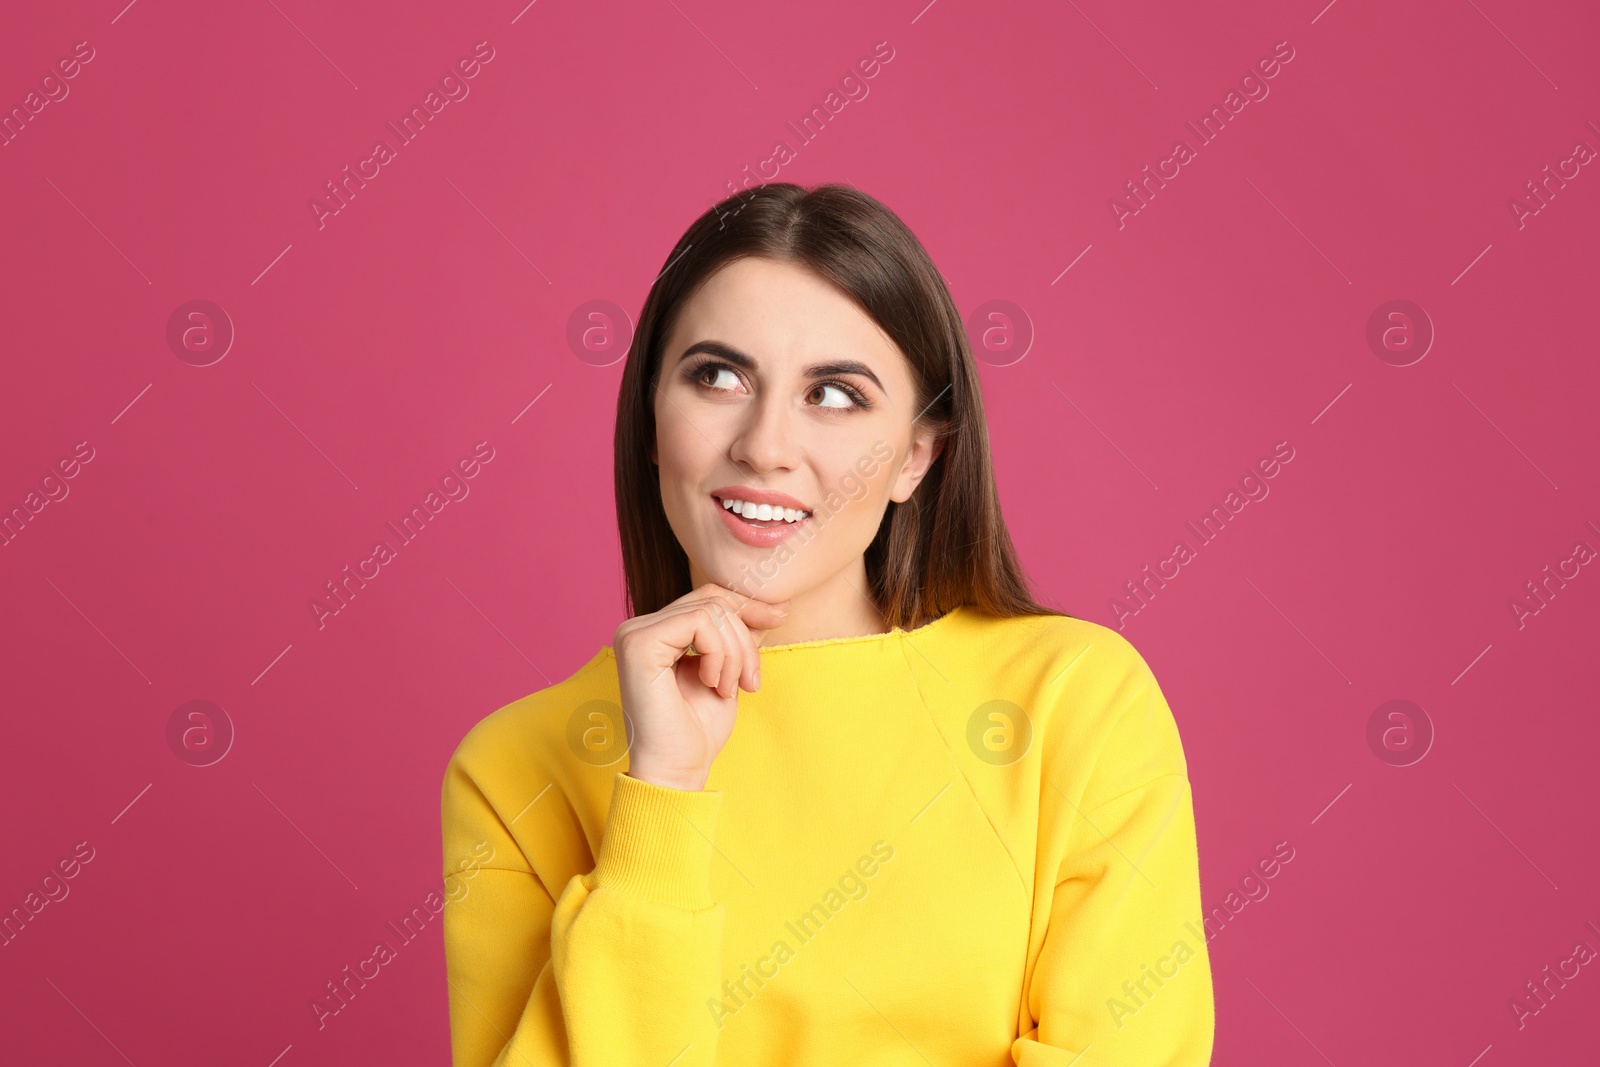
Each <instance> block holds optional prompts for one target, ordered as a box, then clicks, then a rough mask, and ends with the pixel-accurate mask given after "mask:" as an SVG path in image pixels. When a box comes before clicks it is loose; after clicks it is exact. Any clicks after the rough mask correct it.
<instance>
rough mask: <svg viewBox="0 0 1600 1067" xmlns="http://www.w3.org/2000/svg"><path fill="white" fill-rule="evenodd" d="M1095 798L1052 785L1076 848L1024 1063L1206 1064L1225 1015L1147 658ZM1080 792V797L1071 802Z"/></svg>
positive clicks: (1182, 791)
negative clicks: (1218, 1007) (1219, 1012)
mask: <svg viewBox="0 0 1600 1067" xmlns="http://www.w3.org/2000/svg"><path fill="white" fill-rule="evenodd" d="M1112 704H1113V706H1112V707H1111V709H1110V710H1111V712H1112V713H1113V714H1112V716H1111V717H1110V720H1109V721H1111V722H1112V725H1111V726H1110V728H1109V730H1108V736H1107V738H1106V740H1105V741H1104V744H1103V745H1102V747H1101V752H1100V755H1099V758H1098V760H1097V761H1096V762H1095V765H1094V771H1093V773H1092V774H1091V775H1090V776H1089V777H1088V779H1087V782H1086V784H1084V785H1083V787H1082V788H1081V790H1077V789H1073V788H1070V787H1069V788H1068V789H1067V790H1063V789H1059V788H1054V787H1052V786H1051V785H1050V784H1048V783H1047V784H1046V785H1045V787H1044V791H1045V796H1044V798H1043V802H1045V803H1051V804H1052V806H1054V807H1055V808H1056V811H1055V812H1054V818H1053V819H1052V820H1051V824H1052V825H1054V826H1058V827H1062V828H1064V829H1062V830H1060V831H1058V834H1059V836H1060V837H1061V838H1062V843H1061V844H1060V845H1057V846H1055V847H1054V848H1053V849H1052V856H1059V866H1058V867H1057V868H1055V886H1054V889H1053V890H1051V891H1050V892H1051V899H1050V910H1049V915H1050V918H1049V922H1048V925H1047V927H1046V932H1045V937H1044V943H1043V946H1042V948H1041V949H1040V952H1039V956H1038V958H1037V960H1036V961H1035V964H1034V968H1033V971H1032V973H1031V975H1030V976H1029V980H1028V983H1027V987H1026V995H1027V1000H1028V1007H1029V1012H1030V1014H1031V1017H1032V1018H1033V1019H1035V1020H1037V1025H1036V1026H1035V1027H1034V1028H1033V1029H1032V1030H1031V1031H1029V1032H1028V1033H1025V1034H1023V1035H1022V1036H1021V1037H1020V1038H1018V1039H1017V1040H1016V1041H1015V1042H1014V1043H1013V1045H1012V1059H1013V1060H1014V1061H1015V1062H1016V1064H1017V1065H1018V1067H1067V1065H1068V1064H1072V1065H1074V1067H1131V1065H1133V1064H1137V1065H1139V1067H1205V1065H1206V1064H1209V1063H1210V1062H1211V1051H1212V1043H1213V1038H1214V1034H1215V1026H1216V1017H1215V1011H1214V1003H1213V990H1212V978H1211V964H1210V956H1209V953H1208V952H1207V948H1206V937H1205V930H1204V927H1203V926H1202V925H1201V922H1202V913H1201V903H1200V871H1199V857H1198V849H1197V844H1196V837H1195V820H1194V797H1193V793H1192V792H1191V789H1190V784H1189V778H1188V772H1187V765H1186V763H1185V761H1184V757H1183V750H1182V747H1181V745H1180V743H1179V739H1178V732H1177V726H1176V723H1175V722H1174V721H1173V718H1172V713H1171V711H1170V710H1169V708H1168V707H1167V703H1166V700H1165V698H1164V697H1163V695H1162V693H1161V689H1160V687H1159V686H1158V685H1157V684H1156V683H1155V679H1154V677H1153V676H1152V675H1151V674H1150V673H1149V668H1148V667H1147V666H1146V665H1145V664H1144V662H1143V660H1142V659H1139V658H1138V657H1134V659H1133V661H1132V669H1131V670H1130V671H1129V672H1128V673H1127V674H1126V675H1125V676H1124V677H1123V679H1122V684H1120V685H1118V686H1116V687H1115V689H1114V698H1113V700H1112ZM1069 793H1073V794H1074V795H1073V796H1071V797H1069V795H1068V794H1069Z"/></svg>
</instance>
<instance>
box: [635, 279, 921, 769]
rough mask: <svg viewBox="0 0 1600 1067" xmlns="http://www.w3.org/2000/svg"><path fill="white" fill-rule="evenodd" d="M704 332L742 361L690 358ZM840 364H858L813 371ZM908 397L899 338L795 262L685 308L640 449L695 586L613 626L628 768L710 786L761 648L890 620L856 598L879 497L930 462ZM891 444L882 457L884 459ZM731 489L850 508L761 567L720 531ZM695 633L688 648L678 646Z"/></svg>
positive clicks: (915, 478)
mask: <svg viewBox="0 0 1600 1067" xmlns="http://www.w3.org/2000/svg"><path fill="white" fill-rule="evenodd" d="M705 341H714V342H720V343H722V344H724V345H727V346H730V347H731V348H733V349H735V350H737V352H739V353H743V354H744V355H746V356H748V357H749V358H750V359H751V360H753V361H754V363H755V366H754V368H753V369H752V368H750V367H745V366H741V365H740V364H739V363H738V362H737V361H736V360H734V359H731V358H728V357H727V355H726V354H717V353H710V352H695V353H689V354H687V355H686V349H689V348H690V347H691V346H693V345H695V344H697V343H699V342H705ZM841 361H855V362H858V363H860V364H862V365H863V372H850V373H840V372H832V373H824V374H814V373H810V372H809V371H808V368H809V367H810V366H811V365H813V364H818V363H837V362H841ZM865 372H870V375H869V374H868V373H865ZM874 378H875V379H876V380H874ZM851 390H854V391H855V393H856V394H859V399H858V398H857V397H856V396H853V395H852V394H851ZM915 402H916V397H915V393H914V386H913V381H912V374H911V367H910V365H909V363H908V362H907V361H906V358H905V356H904V355H903V354H902V353H901V352H900V350H899V348H898V347H897V346H896V345H895V344H894V342H893V341H892V340H891V339H890V338H889V336H888V335H887V334H886V333H884V331H883V330H882V329H881V328H879V327H878V325H877V324H876V323H874V322H873V321H872V319H871V318H869V317H868V316H867V314H866V313H865V312H864V311H862V310H861V309H860V308H859V307H858V306H857V305H856V304H855V303H854V302H853V301H852V300H851V299H850V298H849V297H848V296H847V295H845V294H844V293H843V292H842V291H841V290H839V289H837V288H836V287H834V286H833V285H832V284H831V283H830V282H828V281H827V280H825V279H823V278H821V277H820V276H818V275H816V274H814V273H812V272H811V271H809V270H808V269H806V268H804V267H802V266H799V265H796V264H792V263H783V262H778V261H775V260H769V259H763V258H746V259H741V260H736V261H735V262H733V263H730V264H728V265H726V266H724V267H723V268H721V269H720V270H718V271H717V272H716V273H715V274H713V275H712V276H711V277H709V278H708V279H707V280H706V281H705V283H704V284H703V285H702V286H701V287H700V289H699V290H698V291H697V292H696V293H695V295H694V296H693V297H691V298H690V299H689V300H688V301H686V302H685V303H684V304H683V306H682V307H681V308H680V309H679V314H678V317H677V320H676V322H675V323H674V325H673V328H672V331H671V333H670V335H669V336H668V338H667V341H666V345H665V348H664V351H663V355H662V366H661V373H660V376H659V379H658V388H657V390H656V394H655V417H656V440H655V443H654V445H653V446H652V448H651V454H650V459H651V461H652V462H653V463H655V464H656V466H657V468H658V471H659V473H660V479H661V499H662V504H663V507H664V509H665V511H666V515H667V521H668V522H669V523H670V525H671V526H672V530H673V533H674V534H675V535H676V537H677V538H678V542H679V544H680V545H682V546H683V549H684V553H685V555H687V556H688V558H689V568H690V576H691V579H692V582H693V584H694V586H695V588H694V590H693V591H692V592H690V593H688V594H687V595H685V596H684V597H681V598H679V599H678V600H676V601H673V602H672V603H671V604H668V605H667V606H666V607H664V608H662V609H661V610H660V611H658V612H652V613H650V614H648V615H640V616H636V617H634V618H632V619H629V620H626V621H625V622H623V624H622V625H621V626H620V627H618V630H617V634H616V639H615V642H614V647H615V649H616V652H617V661H618V669H619V681H620V683H621V689H622V697H623V708H624V710H625V711H626V712H627V714H628V715H629V717H630V718H631V719H632V721H633V723H634V727H635V737H634V743H633V746H632V748H631V749H630V757H631V758H630V767H629V771H628V773H629V774H630V775H632V776H633V777H635V778H640V779H642V780H645V781H653V782H655V783H656V784H661V785H670V786H673V787H676V788H686V789H701V788H704V783H705V779H706V775H707V774H709V772H710V767H711V763H712V761H713V760H714V759H715V758H716V755H717V753H718V752H720V751H721V748H722V745H723V744H724V743H726V741H727V738H728V736H729V734H730V733H731V731H732V724H733V716H734V712H735V710H736V707H737V694H738V690H739V689H740V688H745V689H748V690H754V689H756V688H758V687H759V684H760V678H759V665H760V655H759V652H758V650H757V646H758V644H763V643H764V644H768V645H771V644H787V643H791V642H796V641H811V640H818V639H823V638H830V637H850V636H858V635H862V634H873V633H883V632H885V631H886V630H887V626H886V625H885V622H884V619H883V615H882V613H881V612H879V611H878V610H877V608H876V606H875V605H874V604H873V603H872V600H871V598H870V597H869V596H868V595H867V580H866V561H865V552H866V549H867V546H868V545H869V544H871V542H872V539H873V537H874V536H875V535H876V534H877V531H878V527H879V525H880V524H881V522H882V520H883V516H884V513H885V511H886V510H887V509H888V506H889V502H890V501H895V502H903V501H905V500H908V499H910V497H911V494H912V492H913V491H914V490H915V489H916V488H917V486H918V484H919V483H920V482H921V481H922V479H923V478H924V477H925V476H926V474H927V472H928V470H929V468H930V467H931V466H932V464H933V461H934V460H935V459H936V458H937V457H938V454H939V450H940V449H939V443H938V442H936V441H935V440H934V437H933V435H932V433H931V432H928V431H917V430H915V429H914V427H913V425H912V420H913V418H914V416H915V415H916V414H917V409H916V407H915V406H914V405H915ZM877 442H883V444H878V447H877V449H876V452H875V451H874V447H873V446H874V444H875V443H877ZM885 444H886V445H887V446H888V448H889V449H892V450H893V455H892V456H891V458H890V459H888V460H887V461H882V460H880V459H879V458H878V457H879V456H882V455H886V454H888V452H887V449H886V448H885V447H884V445H885ZM863 458H865V459H867V460H868V461H869V462H870V464H871V466H868V467H867V471H868V473H867V474H865V475H863V473H862V470H861V467H860V466H859V465H858V464H859V463H860V461H861V460H862V459H863ZM853 483H855V484H858V487H857V488H854V489H850V488H849V487H850V486H851V485H852V484H853ZM725 485H749V486H754V487H757V488H761V489H773V490H777V491H779V492H784V493H788V494H789V495H790V496H793V497H795V498H796V499H798V500H800V501H802V502H803V503H805V504H806V505H807V506H808V508H811V509H816V508H818V507H821V506H823V505H824V501H825V499H826V498H827V497H828V494H829V493H830V492H833V493H836V494H837V495H838V497H840V498H845V499H847V502H846V503H845V504H844V505H843V507H841V508H839V510H837V511H835V512H832V513H831V514H829V515H828V516H827V519H826V521H825V522H823V523H822V524H820V525H817V524H816V521H815V519H813V520H812V525H813V530H812V536H810V539H809V540H807V541H806V543H805V544H804V545H800V544H799V539H798V537H791V538H790V540H789V542H788V550H787V551H788V553H792V557H791V558H790V559H788V561H787V562H784V563H782V564H781V565H779V566H776V567H775V568H774V567H773V566H771V565H769V566H767V567H765V568H762V569H760V570H758V565H759V564H761V563H762V562H763V561H766V560H768V559H769V557H773V558H778V557H779V554H780V551H781V550H780V547H779V546H773V547H771V548H757V547H754V546H751V545H747V544H745V543H743V542H742V541H739V540H738V539H737V538H735V537H734V536H733V535H732V534H731V533H730V532H729V531H728V530H727V528H726V527H725V525H724V520H723V519H722V517H721V515H720V514H719V512H720V510H721V506H720V505H719V504H717V503H716V501H714V500H713V499H712V498H711V490H713V489H716V488H719V487H721V486H725ZM763 573H765V574H769V575H771V577H770V578H769V579H767V578H763V577H762V574H763ZM691 642H692V643H693V644H694V646H695V649H696V651H697V652H699V653H700V655H698V656H685V655H684V654H683V652H684V649H685V648H686V647H687V646H688V645H689V644H690V643H691Z"/></svg>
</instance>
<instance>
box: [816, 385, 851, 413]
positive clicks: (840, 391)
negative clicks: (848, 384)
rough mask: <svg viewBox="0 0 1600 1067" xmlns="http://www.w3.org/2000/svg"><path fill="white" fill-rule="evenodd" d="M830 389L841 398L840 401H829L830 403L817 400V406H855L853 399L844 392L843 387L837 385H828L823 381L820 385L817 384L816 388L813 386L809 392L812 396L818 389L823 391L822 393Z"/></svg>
mask: <svg viewBox="0 0 1600 1067" xmlns="http://www.w3.org/2000/svg"><path fill="white" fill-rule="evenodd" d="M830 389H831V390H833V392H834V394H835V395H836V396H838V397H840V398H842V402H840V403H831V404H830V403H825V402H819V403H818V404H817V406H818V407H821V408H847V407H853V406H855V400H854V399H853V398H852V397H851V396H850V395H849V394H848V393H846V392H845V391H844V390H843V389H841V388H839V387H838V386H837V385H829V384H828V383H826V382H824V383H823V384H821V385H819V386H817V387H816V388H814V389H813V390H812V391H811V393H812V395H813V396H815V395H816V394H817V392H818V391H819V390H820V391H822V392H824V393H826V391H827V390H830Z"/></svg>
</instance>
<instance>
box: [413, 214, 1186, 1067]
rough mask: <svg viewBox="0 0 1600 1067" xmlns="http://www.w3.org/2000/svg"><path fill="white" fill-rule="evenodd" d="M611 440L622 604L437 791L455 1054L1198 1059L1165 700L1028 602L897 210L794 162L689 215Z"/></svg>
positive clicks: (955, 342)
mask: <svg viewBox="0 0 1600 1067" xmlns="http://www.w3.org/2000/svg"><path fill="white" fill-rule="evenodd" d="M615 447H616V487H615V488H616V506H617V522H618V527H619V530H620V533H621V541H622V558H623V566H624V568H625V572H626V578H627V592H628V601H629V611H630V615H631V617H629V618H628V619H626V620H625V621H624V622H623V623H622V624H621V625H620V626H618V627H617V630H616V633H615V636H614V638H613V644H612V645H610V646H606V647H603V648H601V649H600V651H599V652H597V653H596V654H595V655H594V657H593V658H592V659H590V660H589V662H588V663H586V664H584V665H583V666H582V667H581V668H579V669H578V670H577V672H576V673H574V674H573V675H571V676H570V677H568V678H566V679H565V680H563V681H561V682H559V683H557V684H555V685H552V686H550V687H548V688H546V689H543V690H540V691H539V692H536V693H533V694H531V695H529V696H526V697H523V698H522V699H520V700H517V701H515V702H513V703H511V704H509V705H507V706H505V707H503V708H501V709H499V710H498V711H496V712H495V713H494V714H492V715H489V716H488V717H487V718H485V719H483V720H482V721H481V722H479V723H478V724H477V725H476V726H474V727H473V729H472V730H471V731H470V732H469V733H468V734H467V736H466V737H465V739H464V740H463V741H462V742H461V744H460V746H459V747H458V749H457V750H456V752H455V755H454V757H453V758H452V759H451V761H450V764H449V767H448V769H447V771H446V773H445V779H444V785H443V823H444V859H445V882H446V886H447V888H448V890H449V893H448V897H449V903H448V906H447V907H446V908H445V912H444V923H443V928H444V939H445V953H446V962H447V970H448V978H449V986H450V1025H451V1039H452V1051H453V1055H454V1063H455V1064H456V1067H486V1065H490V1064H494V1065H501V1064H504V1065H508V1067H509V1065H524V1067H554V1065H557V1064H563V1065H565V1064H571V1065H574V1067H709V1065H712V1064H719V1065H721V1064H732V1065H739V1067H765V1065H780V1064H781V1065H786V1067H838V1065H860V1064H933V1065H940V1067H943V1065H950V1067H1002V1065H1007V1064H1015V1065H1020V1067H1045V1065H1059V1067H1067V1065H1069V1064H1081V1065H1082V1067H1093V1065H1095V1064H1106V1065H1108V1064H1117V1065H1135V1064H1137V1065H1139V1067H1155V1065H1164V1067H1198V1065H1201V1064H1206V1063H1208V1062H1209V1060H1210V1055H1211V1046H1212V1036H1213V1029H1214V1016H1213V1006H1212V982H1211V970H1210V962H1209V959H1208V956H1207V953H1206V938H1205V931H1204V930H1203V929H1202V927H1201V926H1200V918H1201V907H1200V892H1199V891H1200V886H1199V872H1198V860H1197V857H1196V845H1195V830H1194V813H1193V806H1192V804H1193V801H1192V795H1191V792H1190V788H1189V780H1188V768H1187V764H1186V763H1185V760H1184V755H1183V749H1182V745H1181V743H1180V741H1179V736H1178V731H1177V727H1176V724H1175V722H1174V720H1173V716H1172V713H1171V711H1170V710H1169V708H1168V706H1167V702H1166V700H1165V698H1164V697H1163V695H1162V691H1161V689H1160V687H1159V686H1158V685H1157V684H1156V681H1155V678H1154V677H1153V676H1152V674H1151V671H1150V669H1149V667H1148V666H1147V665H1146V663H1145V661H1144V660H1143V658H1142V657H1141V656H1140V655H1139V653H1138V652H1137V651H1135V650H1134V648H1133V647H1132V646H1131V645H1130V644H1129V643H1128V642H1127V641H1126V640H1125V639H1124V638H1122V637H1121V636H1120V635H1118V634H1117V633H1116V632H1115V631H1114V630H1111V629H1109V628H1107V627H1103V626H1100V625H1097V624H1095V623H1090V622H1085V621H1082V620H1079V619H1075V618H1072V617H1070V616H1066V615H1063V614H1061V613H1060V612H1056V611H1052V610H1051V609H1049V608H1046V607H1041V606H1040V605H1039V604H1037V603H1035V602H1034V601H1033V599H1032V598H1031V597H1030V595H1029V593H1028V591H1027V582H1026V580H1025V579H1024V577H1023V574H1022V571H1021V569H1020V568H1019V566H1018V563H1017V560H1016V556H1015V553H1014V551H1013V548H1012V544H1011V540H1010V537H1009V536H1008V534H1007V532H1006V527H1005V524H1004V522H1003V521H1002V519H1001V515H1000V505H999V499H998V495H997V493H996V490H995V481H994V475H993V471H992V470H991V465H990V459H989V448H988V437H987V433H986V430H985V426H984V418H983V406H982V401H981V397H980V395H979V386H978V375H977V372H976V368H975V366H974V363H973V358H972V354H971V351H970V349H969V347H968V343H967V340H966V337H965V335H964V333H963V329H962V323H961V318H960V315H959V314H958V313H957V311H956V307H955V304H954V302H953V301H952V300H951V298H950V294H949V292H948V291H947V289H946V287H945V285H944V282H943V280H942V279H941V277H940V275H939V273H938V271H937V270H936V269H935V267H934V265H933V263H932V262H931V261H930V260H929V258H928V256H927V253H926V252H925V251H924V249H923V248H922V246H921V244H920V243H919V242H918V241H917V239H916V238H915V237H914V236H913V235H912V234H911V232H910V231H909V230H908V229H907V228H906V226H905V225H904V224H903V223H902V222H901V221H900V220H899V218H897V217H896V216H895V215H894V214H893V213H892V212H890V211H889V210H888V209H887V208H885V207H884V206H883V205H882V204H880V203H878V202H877V201H876V200H874V199H872V198H871V197H868V196H866V195H863V194H861V193H859V192H856V191H854V190H853V189H851V188H850V187H847V186H838V185H823V186H819V187H817V188H815V189H812V190H809V191H808V190H806V189H803V188H801V187H799V186H796V185H791V184H787V183H784V184H773V185H766V186H762V187H759V188H757V189H755V190H753V191H750V192H747V193H743V194H740V195H739V196H737V197H736V198H730V199H729V200H728V201H725V202H724V203H722V204H719V205H717V207H715V208H713V209H712V210H710V211H708V212H707V213H706V214H705V215H704V216H702V217H701V218H700V219H698V220H696V222H695V223H694V225H693V226H691V227H690V228H689V230H688V232H687V233H685V234H684V236H683V238H682V240H681V241H679V243H678V246H677V247H676V248H675V249H674V250H673V252H672V254H671V255H670V256H669V257H668V258H667V261H666V264H665V266H664V267H663V269H662V271H661V274H660V275H659V276H658V277H657V278H656V281H655V283H654V285H653V286H652V287H651V289H650V294H649V297H648V298H647V299H646V301H645V305H644V310H643V312H642V314H641V316H640V322H639V328H638V331H637V334H636V336H635V337H634V339H633V344H632V347H631V348H630V349H629V352H628V358H627V364H626V366H625V368H624V370H623V375H622V388H621V396H620V398H619V400H618V404H617V424H616V437H615Z"/></svg>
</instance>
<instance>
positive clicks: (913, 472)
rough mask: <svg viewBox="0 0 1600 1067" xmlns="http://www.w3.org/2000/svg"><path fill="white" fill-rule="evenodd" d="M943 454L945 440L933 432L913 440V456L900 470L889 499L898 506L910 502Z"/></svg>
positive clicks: (922, 433)
mask: <svg viewBox="0 0 1600 1067" xmlns="http://www.w3.org/2000/svg"><path fill="white" fill-rule="evenodd" d="M943 452H944V438H943V437H940V436H939V435H938V434H936V433H935V432H934V431H932V430H924V431H922V432H921V433H919V434H917V435H916V437H914V438H912V441H911V454H910V455H909V456H908V457H907V458H906V462H905V465H904V466H902V467H901V468H900V473H899V474H898V475H896V476H895V481H894V488H893V489H892V490H890V492H889V499H890V500H893V501H894V502H895V503H896V504H903V503H905V502H906V501H907V500H910V499H911V494H912V493H913V492H915V491H916V488H917V486H918V485H920V484H921V483H922V479H923V478H925V477H927V474H928V471H929V470H930V469H932V467H933V464H934V461H935V460H937V459H938V458H939V456H940V455H941V454H942V453H943Z"/></svg>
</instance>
